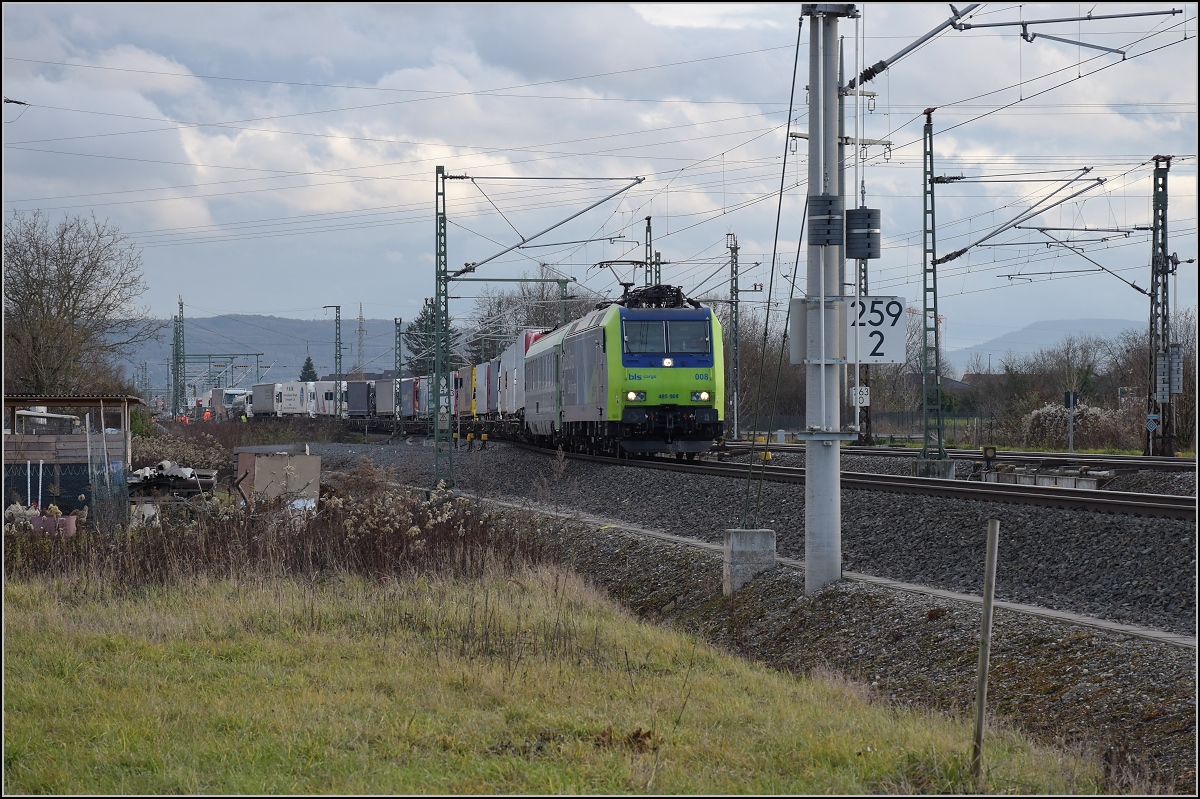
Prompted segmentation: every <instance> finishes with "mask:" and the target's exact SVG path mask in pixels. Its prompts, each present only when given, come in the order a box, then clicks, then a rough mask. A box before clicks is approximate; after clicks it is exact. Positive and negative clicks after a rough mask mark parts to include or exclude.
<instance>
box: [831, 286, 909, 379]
mask: <svg viewBox="0 0 1200 799" xmlns="http://www.w3.org/2000/svg"><path fill="white" fill-rule="evenodd" d="M846 310H847V312H846V314H845V318H846V360H848V361H850V362H854V361H856V360H857V361H859V362H860V363H904V360H905V356H906V354H907V353H906V351H905V350H906V343H907V342H906V338H907V328H908V325H907V324H905V321H904V320H905V311H904V298H903V297H859V298H858V299H853V298H851V299H848V300H847V301H846ZM856 340H857V342H858V343H857V349H856V345H855V341H856ZM856 353H857V357H855V356H856Z"/></svg>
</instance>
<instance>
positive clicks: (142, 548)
mask: <svg viewBox="0 0 1200 799" xmlns="http://www.w3.org/2000/svg"><path fill="white" fill-rule="evenodd" d="M392 477H393V476H392V475H391V474H390V473H388V472H386V471H385V470H382V469H377V468H375V467H373V466H371V464H370V462H369V461H366V460H365V459H363V460H362V461H360V463H359V465H358V466H356V467H354V468H353V469H349V470H347V471H346V472H344V473H340V474H335V475H332V476H331V478H330V482H329V484H328V485H323V486H322V491H321V496H320V499H319V501H318V504H317V507H316V509H315V510H296V509H294V508H293V507H291V506H290V505H289V500H290V499H291V498H289V497H283V498H281V499H279V500H276V501H273V502H268V501H263V500H260V501H258V502H257V503H256V504H255V505H254V506H253V507H250V508H245V507H239V506H238V505H237V504H236V503H234V501H233V500H232V499H230V498H229V497H228V496H211V495H206V496H204V497H203V498H201V499H197V500H195V501H194V502H192V503H188V504H185V505H182V506H162V507H160V508H159V509H158V514H157V515H156V516H155V517H154V519H153V520H152V521H151V522H150V523H146V524H141V525H135V526H133V527H131V528H130V529H129V530H128V531H124V532H120V533H118V534H116V535H111V534H110V535H100V534H97V533H96V532H94V531H89V532H88V533H87V534H82V535H77V536H75V537H73V538H65V539H50V538H29V537H26V536H6V537H5V542H4V570H5V574H6V575H7V576H9V577H25V576H33V575H48V576H58V577H65V578H71V579H84V580H85V581H92V580H94V581H95V582H96V583H97V584H106V585H109V586H114V587H123V588H136V587H138V586H141V585H145V584H150V583H156V584H162V583H167V582H171V581H175V580H180V579H186V578H191V577H196V576H201V575H204V576H209V577H214V578H234V577H237V578H240V577H244V576H246V575H248V574H263V575H284V574H287V575H304V576H313V575H316V574H324V573H331V572H340V571H344V572H349V573H354V574H363V575H369V576H373V577H374V576H385V575H389V574H402V573H407V572H411V571H414V570H420V571H424V572H438V573H449V574H453V575H456V576H478V575H480V574H482V573H483V570H484V568H485V566H487V565H488V564H496V563H500V564H502V565H504V566H506V567H513V566H516V565H519V564H520V563H523V562H528V561H533V560H538V559H540V550H539V548H538V547H537V546H536V544H535V543H534V542H533V541H532V539H531V538H530V537H529V536H522V535H521V534H520V532H519V523H518V521H517V520H515V519H513V518H510V517H508V516H501V515H495V514H491V513H486V512H484V511H483V510H481V508H480V507H479V506H478V505H476V504H475V503H473V502H471V501H469V500H467V499H466V498H464V497H459V496H455V495H454V494H453V493H452V492H451V491H449V490H447V489H445V488H439V489H438V490H435V491H432V492H428V493H427V492H424V491H414V490H408V489H402V488H398V487H397V486H396V484H395V482H394V480H393V479H392ZM14 521H15V518H14Z"/></svg>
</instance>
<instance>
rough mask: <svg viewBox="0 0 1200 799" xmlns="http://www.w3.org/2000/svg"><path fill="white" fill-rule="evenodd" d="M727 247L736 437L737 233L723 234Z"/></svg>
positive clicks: (738, 347)
mask: <svg viewBox="0 0 1200 799" xmlns="http://www.w3.org/2000/svg"><path fill="white" fill-rule="evenodd" d="M725 246H726V247H728V248H729V332H730V335H732V336H733V363H732V364H731V366H732V369H731V370H730V373H729V377H730V380H731V382H732V383H733V438H734V440H735V441H736V440H737V439H738V387H739V386H741V384H742V383H741V350H742V348H741V341H742V339H741V335H740V334H739V333H738V243H737V235H736V234H734V233H726V234H725Z"/></svg>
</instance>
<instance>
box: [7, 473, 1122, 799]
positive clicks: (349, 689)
mask: <svg viewBox="0 0 1200 799" xmlns="http://www.w3.org/2000/svg"><path fill="white" fill-rule="evenodd" d="M547 523H549V524H553V523H555V522H554V520H553V519H551V520H549V521H547V520H546V519H541V520H537V519H533V518H530V517H529V516H527V515H524V516H523V515H521V514H509V515H494V514H491V513H488V512H484V511H483V510H482V509H481V508H480V507H478V506H476V505H474V504H472V503H470V502H469V501H467V500H465V499H463V498H454V497H453V496H452V495H451V494H450V493H449V492H446V491H435V492H433V493H432V494H429V495H425V494H424V493H423V492H415V493H414V492H407V491H404V490H402V489H397V488H396V487H395V485H394V482H393V481H392V480H391V475H388V474H386V473H384V472H381V471H379V470H376V469H374V468H373V467H370V466H369V465H368V464H360V465H359V466H358V467H356V468H354V469H350V470H343V471H340V472H339V473H338V474H337V475H335V476H331V477H330V478H329V480H328V485H326V484H323V485H322V497H321V501H320V509H319V512H317V513H316V514H305V515H301V516H297V515H294V514H290V513H288V512H287V511H286V510H284V509H283V503H280V504H279V505H276V506H274V507H271V506H268V505H261V506H256V507H255V508H253V509H250V508H247V509H239V508H237V507H235V506H231V505H229V504H228V503H226V502H222V501H217V500H213V501H211V502H200V503H194V504H192V505H190V506H187V507H186V508H182V509H180V510H179V512H178V514H177V515H175V516H171V515H170V514H168V513H167V512H166V511H165V510H164V511H163V513H162V514H161V515H160V516H159V517H157V520H156V523H155V524H151V525H149V526H140V527H134V528H131V529H129V530H124V531H117V532H115V533H107V534H104V535H101V534H99V533H97V532H96V531H95V530H94V529H92V530H85V531H84V532H82V533H81V534H80V535H78V536H76V537H74V538H67V539H57V540H56V539H50V538H45V537H43V538H30V537H29V536H28V535H27V534H24V533H19V532H15V531H16V529H17V527H16V522H12V523H6V534H5V539H4V574H5V584H4V792H5V793H6V794H9V793H12V794H26V793H56V794H74V793H103V794H107V793H112V794H164V793H193V794H194V793H220V794H239V793H241V794H259V793H280V794H282V793H289V794H290V793H339V794H340V793H439V794H460V793H487V794H491V793H502V792H503V793H590V794H614V793H615V794H625V793H653V794H661V793H667V794H670V793H676V794H726V793H754V794H764V793H766V794H779V793H789V794H790V793H803V794H825V793H838V794H848V793H854V794H856V793H870V792H881V793H905V792H910V793H912V792H919V793H934V792H951V793H965V792H972V791H981V792H984V793H1009V792H1020V793H1037V794H1043V793H1060V794H1061V793H1099V792H1102V790H1103V787H1102V769H1101V768H1100V767H1099V765H1098V764H1097V763H1096V762H1094V761H1086V760H1083V759H1080V758H1077V757H1073V756H1070V755H1067V754H1063V753H1061V752H1057V751H1052V750H1047V749H1039V748H1036V747H1034V746H1031V745H1030V744H1028V743H1026V742H1025V741H1024V740H1023V739H1021V738H1020V737H1019V736H1017V735H1016V734H1013V733H1010V732H1008V731H1005V730H999V729H993V730H989V732H988V735H987V742H986V748H985V758H984V764H985V772H984V776H983V780H982V782H981V783H980V784H976V783H975V782H974V780H973V779H972V778H971V775H970V762H969V753H970V750H971V742H972V726H971V724H970V722H969V721H956V720H951V719H947V718H944V717H940V716H932V715H927V714H924V713H920V712H915V711H903V710H898V709H896V708H895V707H892V706H889V705H887V704H885V703H882V702H880V703H875V702H873V701H872V700H871V698H870V696H869V694H868V692H867V691H866V689H864V688H862V687H861V686H858V685H855V684H852V683H849V682H846V681H844V680H841V679H839V678H836V677H833V676H830V677H828V678H822V679H810V678H799V677H794V676H792V675H789V674H782V673H779V672H775V671H771V670H769V669H767V668H765V667H761V666H758V665H754V664H751V663H747V662H745V661H744V660H741V659H739V658H736V657H733V656H729V655H726V654H723V653H722V652H720V651H718V650H716V649H714V648H712V647H710V646H708V645H706V644H704V643H703V642H700V641H699V640H698V639H695V638H692V637H689V636H686V635H684V634H682V633H680V632H677V631H673V630H670V629H667V628H663V627H656V626H652V625H646V624H641V623H638V622H637V621H636V620H635V619H634V618H633V617H632V616H630V615H629V614H627V613H625V612H624V611H622V610H621V609H620V608H618V607H617V606H616V605H615V604H614V603H613V602H612V601H610V600H609V599H608V598H606V597H605V596H603V595H602V594H600V593H599V592H597V591H596V590H595V589H593V588H590V587H589V586H588V585H587V584H586V583H585V582H584V581H583V580H581V579H580V578H579V577H577V576H576V575H574V574H572V573H571V572H569V571H566V570H565V569H563V568H562V567H559V566H556V565H554V564H553V563H552V562H551V561H550V559H549V557H548V555H547V553H545V552H544V551H542V549H541V547H540V545H539V544H538V543H537V536H536V535H532V534H531V532H532V527H533V526H534V525H536V524H547ZM10 528H11V529H10Z"/></svg>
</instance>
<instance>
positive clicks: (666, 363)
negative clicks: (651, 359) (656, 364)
mask: <svg viewBox="0 0 1200 799" xmlns="http://www.w3.org/2000/svg"><path fill="white" fill-rule="evenodd" d="M674 365H675V359H674V358H663V366H674Z"/></svg>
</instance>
